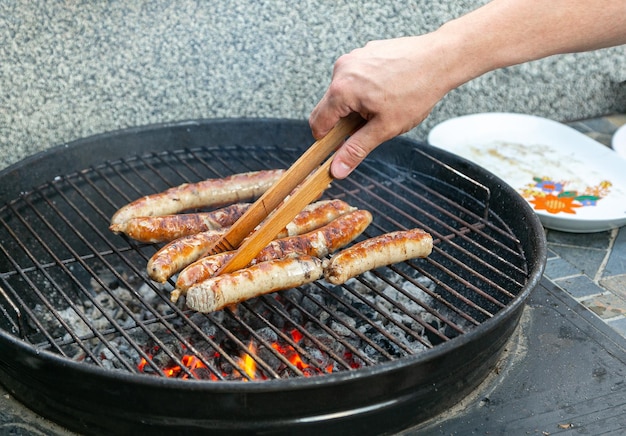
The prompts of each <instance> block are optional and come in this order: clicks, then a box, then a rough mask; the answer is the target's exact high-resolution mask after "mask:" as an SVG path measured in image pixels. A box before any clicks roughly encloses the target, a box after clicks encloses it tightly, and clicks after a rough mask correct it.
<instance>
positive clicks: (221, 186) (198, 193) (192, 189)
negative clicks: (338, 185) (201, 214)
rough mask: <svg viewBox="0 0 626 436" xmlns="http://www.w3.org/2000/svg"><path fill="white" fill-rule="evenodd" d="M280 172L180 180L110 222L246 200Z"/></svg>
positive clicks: (281, 172)
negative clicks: (184, 181)
mask: <svg viewBox="0 0 626 436" xmlns="http://www.w3.org/2000/svg"><path fill="white" fill-rule="evenodd" d="M284 171H285V170H263V171H251V172H247V173H242V174H234V175H232V176H229V177H224V178H219V179H207V180H204V181H202V182H197V183H184V184H182V185H180V186H176V187H173V188H170V189H168V190H166V191H163V192H160V193H158V194H152V195H148V196H145V197H142V198H139V199H137V200H135V201H133V202H132V203H129V204H127V205H126V206H124V207H122V208H121V209H119V210H118V211H117V212H116V213H115V214H114V215H113V218H111V225H114V224H119V223H122V222H124V221H127V220H129V219H130V218H134V217H138V216H155V215H156V216H158V215H171V214H175V213H178V212H182V211H184V210H189V209H194V208H200V207H218V206H223V205H225V204H231V203H237V202H241V201H249V200H252V199H253V198H256V197H259V196H260V195H261V194H263V193H264V192H265V191H267V190H268V189H269V188H270V187H271V186H272V185H273V184H274V183H275V182H276V181H277V180H278V179H279V178H280V176H282V174H283V173H284Z"/></svg>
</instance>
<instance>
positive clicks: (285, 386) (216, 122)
mask: <svg viewBox="0 0 626 436" xmlns="http://www.w3.org/2000/svg"><path fill="white" fill-rule="evenodd" d="M242 123H244V124H245V123H248V124H252V125H256V126H258V125H262V126H264V127H265V126H271V125H278V126H280V127H281V128H282V126H285V127H286V128H298V129H302V127H303V125H305V122H304V121H302V120H291V119H269V118H239V119H232V118H220V119H204V120H191V121H182V122H174V123H162V124H153V125H148V126H141V127H132V128H128V129H122V130H118V131H115V132H110V133H103V134H98V135H94V136H91V137H87V138H83V139H79V140H76V141H73V142H71V143H68V144H62V145H59V146H56V147H53V148H51V149H49V150H46V151H44V152H40V153H38V154H36V155H34V156H31V157H30V158H27V159H25V160H23V161H21V162H18V163H16V164H14V165H12V166H10V167H8V168H6V169H4V170H2V171H0V179H4V178H7V177H18V174H19V177H20V178H21V179H22V180H23V182H22V183H23V184H24V185H27V186H29V187H32V186H39V185H40V184H42V183H44V182H47V181H49V180H50V176H49V173H50V171H53V173H56V174H68V173H70V172H72V171H76V168H77V167H78V168H79V169H80V168H87V167H89V166H90V165H96V164H98V163H102V162H103V161H106V160H113V159H117V158H119V157H120V154H119V152H120V151H121V150H117V149H116V148H115V147H110V148H107V147H101V146H100V145H99V143H100V142H102V141H105V142H106V141H111V140H114V139H115V138H116V137H126V136H128V135H136V134H142V133H146V132H148V133H149V132H156V131H161V130H164V129H170V128H177V129H180V128H183V129H184V128H188V129H192V128H193V127H198V126H205V125H209V126H218V127H221V128H224V129H225V131H227V132H232V131H233V130H234V129H232V126H233V125H236V126H238V129H239V131H241V130H244V129H241V125H242ZM231 140H232V139H231ZM144 142H148V144H145V145H144V146H143V147H139V149H133V150H132V152H133V154H137V155H139V154H142V153H144V152H153V151H155V150H154V149H152V148H150V147H151V144H149V141H145V140H144ZM390 142H393V143H394V144H395V146H396V147H405V148H406V149H407V150H409V151H410V150H411V149H413V148H415V147H418V148H420V149H421V150H423V151H426V152H428V153H429V154H432V155H435V156H437V158H438V159H441V160H442V161H443V162H445V163H448V164H449V163H452V162H453V163H454V168H456V169H458V170H459V171H461V172H462V173H463V174H465V175H467V176H470V177H477V176H480V178H481V179H485V178H486V180H488V181H489V182H490V184H495V186H498V187H499V189H498V190H496V192H493V193H492V194H493V195H494V198H492V200H491V204H492V207H493V205H494V204H496V202H497V200H498V197H503V198H506V199H507V200H509V201H510V200H511V198H513V199H517V203H516V204H515V205H516V206H520V207H521V208H522V210H521V211H519V212H521V213H520V216H521V215H523V216H524V218H525V220H526V226H527V227H529V229H530V230H531V232H533V231H534V233H535V235H534V236H536V237H535V238H533V239H534V240H532V241H521V244H522V245H523V246H524V255H525V257H526V258H527V259H534V260H535V262H534V264H533V265H531V268H530V269H529V271H528V277H529V279H528V281H527V283H526V285H525V287H524V289H523V290H522V292H520V293H518V294H517V296H516V297H515V299H514V300H513V301H511V302H510V303H509V304H508V305H507V306H506V307H504V308H503V309H501V310H500V311H498V312H497V313H496V314H495V315H494V316H493V317H492V318H490V319H488V320H486V321H484V322H482V323H481V324H480V325H479V326H477V327H476V328H474V329H472V330H471V331H469V332H466V333H464V334H463V335H460V336H457V337H455V338H453V339H451V340H450V341H447V342H446V343H442V344H439V345H437V346H436V347H433V348H432V349H427V350H424V351H422V352H420V353H417V354H415V355H412V356H404V357H402V358H399V359H397V360H394V361H391V362H383V363H378V364H376V365H374V366H371V367H365V368H360V369H358V370H355V371H341V372H336V373H331V374H325V375H324V376H322V377H315V378H314V379H315V381H314V382H312V381H311V380H312V379H311V378H304V377H297V378H287V379H272V380H264V381H252V382H248V383H241V382H239V381H228V380H223V381H219V382H213V381H202V380H179V379H173V378H170V379H168V378H157V377H152V376H149V375H146V374H130V373H124V372H118V371H114V370H108V369H104V368H99V367H97V366H94V365H85V364H83V363H80V362H73V361H71V360H69V359H67V358H63V357H62V356H59V355H56V354H54V353H52V352H49V351H47V350H37V349H36V348H35V347H34V346H32V345H30V344H28V343H26V342H24V341H21V340H19V339H18V338H16V337H15V336H12V335H9V334H8V333H7V332H5V331H0V341H5V342H8V343H9V344H10V345H11V346H12V347H15V348H16V349H17V350H20V351H21V352H22V353H25V354H26V355H27V356H28V357H29V358H31V359H33V360H34V361H36V362H43V363H44V364H45V365H44V366H46V365H51V366H52V367H58V368H64V369H67V370H73V371H79V372H80V373H82V374H85V375H87V376H93V377H95V378H98V379H103V380H107V379H111V380H112V381H113V382H114V383H118V382H125V383H130V384H133V385H137V386H144V387H149V388H157V389H158V388H165V389H177V388H183V389H185V390H189V391H197V392H205V391H206V392H215V393H232V394H255V393H260V392H262V393H268V392H286V391H293V390H302V389H305V390H306V389H311V388H313V387H315V388H316V389H318V388H324V387H328V386H333V387H334V386H337V385H342V384H346V383H349V382H352V381H354V380H355V379H364V378H368V377H372V376H384V375H388V374H393V373H396V372H398V371H401V370H403V369H406V368H407V367H413V366H415V365H417V364H420V363H422V364H428V363H430V362H435V361H437V360H438V359H441V358H442V357H444V356H445V355H446V354H448V353H449V352H450V351H451V350H454V349H459V348H462V347H464V346H469V345H471V343H473V342H474V341H477V340H480V338H481V336H484V335H486V334H488V333H491V332H493V331H494V330H495V329H499V328H502V326H503V324H507V323H508V324H509V325H511V324H512V325H513V326H515V325H516V324H517V320H518V319H519V316H520V315H521V310H522V309H523V307H524V305H525V302H526V300H527V299H528V297H529V295H530V293H531V292H532V291H533V290H534V289H535V288H536V287H537V286H538V284H539V281H540V280H541V277H542V274H543V270H544V267H545V260H546V257H547V248H546V244H545V235H544V232H543V228H542V226H541V224H540V222H539V219H538V218H537V216H536V215H535V214H534V212H533V211H532V209H531V208H530V206H529V205H528V204H527V203H526V201H524V200H523V199H521V197H519V195H518V194H517V193H516V192H515V191H514V190H513V189H512V188H510V187H509V186H508V185H506V184H505V183H504V182H503V181H502V180H500V179H499V178H497V177H496V176H495V175H493V174H491V173H489V172H487V171H486V170H484V169H482V168H480V167H478V166H477V165H475V164H473V163H471V162H469V161H467V160H465V159H463V158H460V157H458V156H454V155H451V154H450V153H448V152H445V151H443V150H440V149H437V148H435V147H432V146H430V145H428V144H423V143H419V142H416V141H413V140H410V139H407V138H396V139H394V140H392V141H390ZM290 145H291V146H293V144H290ZM85 147H94V149H95V150H97V151H98V152H97V153H86V152H85ZM184 147H185V144H180V147H178V148H184ZM386 147H387V146H383V147H381V148H386ZM121 149H124V150H126V146H124V147H121ZM79 151H80V153H81V154H83V155H85V154H86V155H88V156H90V158H91V159H93V162H91V163H85V162H84V159H72V158H71V155H72V154H76V153H77V152H79ZM100 151H103V152H102V153H100ZM126 151H127V150H126ZM68 153H69V154H70V156H68ZM94 156H97V157H94ZM372 156H373V157H374V158H375V157H376V156H377V153H376V151H375V152H374V153H373V154H372ZM59 161H60V162H59ZM41 162H44V163H45V164H48V165H49V167H50V168H53V169H49V170H48V171H37V172H36V173H37V174H32V173H35V172H33V171H24V172H27V173H30V175H29V176H28V177H26V178H24V177H23V175H24V172H23V171H21V170H23V169H28V168H30V167H32V165H34V164H37V165H41ZM69 162H71V168H72V171H70V170H68V169H67V168H66V169H64V168H63V165H61V163H64V164H65V166H68V163H69ZM77 162H78V163H77ZM403 163H405V162H403ZM54 171H56V172H54ZM44 174H45V176H44ZM38 175H40V176H41V178H42V180H37V176H38ZM2 185H4V187H0V198H7V196H8V198H9V200H10V199H12V198H13V197H14V196H15V195H11V194H10V191H11V188H13V192H14V194H15V187H14V185H13V186H11V188H9V187H7V185H10V184H2ZM20 191H23V189H17V192H20ZM527 245H528V247H530V249H531V251H532V253H528V252H526V246H527ZM0 364H1V365H4V359H3V358H1V356H0ZM0 375H1V374H0ZM137 375H139V377H137ZM485 376H486V374H485ZM457 401H458V400H457Z"/></svg>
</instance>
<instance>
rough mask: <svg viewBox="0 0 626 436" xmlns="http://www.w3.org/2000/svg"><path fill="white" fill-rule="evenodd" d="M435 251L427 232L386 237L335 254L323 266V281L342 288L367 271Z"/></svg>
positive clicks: (424, 255) (387, 235) (387, 234)
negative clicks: (342, 284) (342, 285)
mask: <svg viewBox="0 0 626 436" xmlns="http://www.w3.org/2000/svg"><path fill="white" fill-rule="evenodd" d="M432 249H433V238H432V236H431V235H430V234H429V233H427V232H425V231H424V230H421V229H411V230H403V231H397V232H392V233H385V234H383V235H380V236H377V237H374V238H371V239H367V240H365V241H362V242H359V243H358V244H354V245H353V246H352V247H348V248H346V249H344V250H342V251H340V252H339V253H337V254H335V255H334V256H333V257H332V258H331V259H330V261H328V262H326V264H325V265H324V278H325V279H326V281H328V282H330V283H333V284H335V285H339V284H341V283H345V282H346V281H347V280H348V279H350V278H352V277H356V276H358V275H359V274H362V273H364V272H365V271H369V270H372V269H375V268H379V267H381V266H385V265H391V264H393V263H398V262H403V261H405V260H409V259H413V258H416V257H427V256H428V255H430V253H431V251H432Z"/></svg>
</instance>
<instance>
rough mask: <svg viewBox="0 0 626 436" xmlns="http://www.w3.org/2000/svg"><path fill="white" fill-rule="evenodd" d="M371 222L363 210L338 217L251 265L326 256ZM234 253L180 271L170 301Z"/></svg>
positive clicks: (271, 248) (272, 247) (275, 244)
mask: <svg viewBox="0 0 626 436" xmlns="http://www.w3.org/2000/svg"><path fill="white" fill-rule="evenodd" d="M371 222H372V214H371V213H370V212H368V211H366V210H356V211H354V212H350V213H347V214H344V215H341V216H340V217H337V218H335V219H334V220H333V221H332V222H330V223H329V224H327V225H325V226H323V227H320V228H319V229H316V230H313V231H311V232H308V233H305V234H303V235H300V236H289V237H286V238H282V239H276V240H274V241H272V242H270V243H269V244H268V246H267V247H265V248H264V249H263V250H261V252H260V253H259V254H258V255H257V256H256V257H255V258H254V259H253V260H252V262H250V264H251V265H254V264H255V263H259V262H264V261H267V260H273V259H280V258H285V257H290V256H295V255H302V254H306V255H310V256H315V257H319V258H322V257H325V256H327V255H328V254H330V253H334V252H335V251H337V250H339V249H340V248H342V247H345V246H346V245H348V244H349V243H350V242H352V241H353V240H354V239H356V238H357V237H358V236H359V235H360V234H361V233H363V231H365V229H366V228H367V226H369V225H370V223H371ZM234 253H235V252H233V251H229V252H225V253H219V254H216V255H213V256H207V257H204V258H202V259H200V260H198V261H196V262H194V263H192V264H191V265H189V266H188V267H187V268H185V269H184V270H182V271H181V273H180V274H179V275H178V279H177V280H176V289H174V290H173V291H172V293H171V300H172V301H173V302H176V301H177V300H178V298H179V297H180V295H181V294H184V293H185V292H186V291H187V289H189V287H191V286H193V285H195V284H196V283H200V282H202V281H204V280H206V279H208V278H210V277H213V275H215V273H217V272H218V271H219V270H220V268H221V267H222V266H224V265H225V264H226V262H228V260H230V259H231V258H232V257H233V255H234Z"/></svg>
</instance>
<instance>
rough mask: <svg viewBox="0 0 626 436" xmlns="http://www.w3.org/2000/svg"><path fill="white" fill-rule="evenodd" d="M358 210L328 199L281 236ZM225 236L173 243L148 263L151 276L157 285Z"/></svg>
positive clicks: (203, 235)
mask: <svg viewBox="0 0 626 436" xmlns="http://www.w3.org/2000/svg"><path fill="white" fill-rule="evenodd" d="M353 209H354V208H353V207H352V206H350V205H349V204H347V203H346V202H344V201H341V200H327V201H319V202H317V203H313V204H311V205H309V206H307V207H306V208H305V209H303V211H302V212H300V213H299V214H298V215H296V217H295V218H294V219H293V221H292V222H291V223H289V224H287V226H286V227H285V229H284V230H283V231H282V232H281V235H286V234H302V233H305V232H308V231H310V230H311V226H316V227H319V226H321V225H324V224H326V223H328V222H329V221H332V220H333V219H334V218H336V217H338V216H340V215H342V214H344V213H346V212H347V211H350V210H353ZM223 234H224V233H223V232H221V233H219V235H217V236H216V233H215V231H209V232H202V233H197V234H195V235H189V236H185V237H182V238H179V239H177V240H175V241H173V242H170V243H169V244H167V245H166V246H164V247H163V248H161V249H160V250H159V251H157V252H156V253H155V254H154V256H152V258H151V259H150V261H149V262H148V276H149V277H150V278H151V279H152V280H155V281H157V282H161V283H162V282H164V281H166V280H167V279H168V278H170V277H171V276H172V275H174V274H176V273H177V272H178V271H180V270H181V269H183V268H184V267H186V266H187V265H190V264H191V263H193V262H195V261H196V260H198V259H200V258H202V257H204V256H206V255H207V254H208V251H209V250H210V249H211V248H212V247H213V245H214V244H215V242H216V241H217V240H218V239H219V237H221V236H222V235H223Z"/></svg>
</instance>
